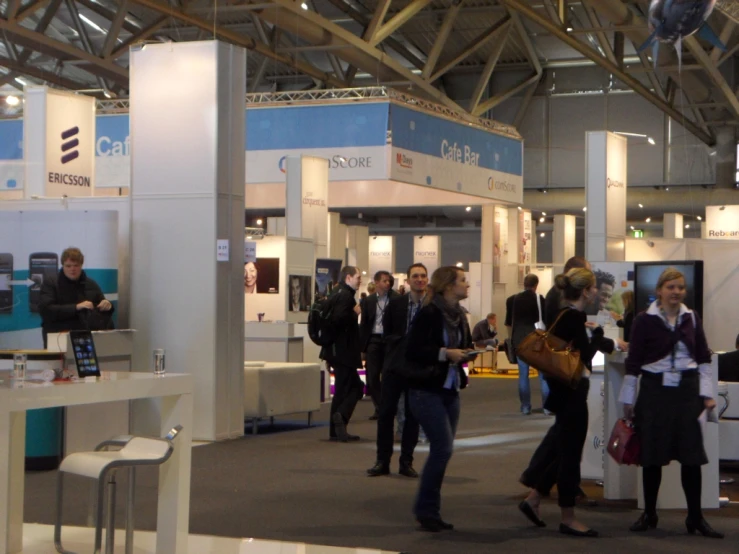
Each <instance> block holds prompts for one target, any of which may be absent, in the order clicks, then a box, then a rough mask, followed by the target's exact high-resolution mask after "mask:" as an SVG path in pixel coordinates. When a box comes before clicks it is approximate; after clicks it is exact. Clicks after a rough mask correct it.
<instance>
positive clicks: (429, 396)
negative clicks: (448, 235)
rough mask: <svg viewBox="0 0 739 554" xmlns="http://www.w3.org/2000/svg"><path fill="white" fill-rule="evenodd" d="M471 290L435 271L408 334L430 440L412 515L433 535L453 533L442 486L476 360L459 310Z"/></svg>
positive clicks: (452, 274) (414, 384)
mask: <svg viewBox="0 0 739 554" xmlns="http://www.w3.org/2000/svg"><path fill="white" fill-rule="evenodd" d="M469 288H470V285H469V283H468V282H467V279H466V278H465V274H464V271H462V270H461V269H459V268H457V267H452V266H447V267H440V268H439V269H437V270H436V271H434V274H433V275H432V276H431V283H430V285H429V293H428V294H427V295H426V300H425V306H424V307H423V308H421V311H420V312H418V315H417V317H416V318H415V320H414V322H413V325H412V327H411V330H410V333H409V334H408V345H407V350H406V359H407V360H408V362H409V365H410V366H411V367H413V368H414V372H415V373H416V375H414V376H413V377H411V378H409V381H410V388H409V391H408V403H409V406H410V409H411V412H412V413H413V415H414V416H415V418H416V419H417V420H418V422H419V423H420V425H421V427H422V428H423V430H424V432H425V433H426V437H428V440H429V457H428V459H427V460H426V465H425V466H424V468H423V473H422V475H421V479H420V482H419V487H418V495H417V497H416V502H415V506H414V508H413V512H414V514H415V516H416V519H417V520H418V523H420V524H421V528H422V529H424V530H426V531H431V532H439V531H441V530H443V529H453V528H454V526H453V525H452V524H451V523H446V522H445V521H443V520H442V519H441V513H440V512H441V484H442V481H443V480H444V473H445V471H446V466H447V464H448V463H449V460H450V458H451V457H452V449H453V443H454V435H455V433H456V432H457V423H458V422H459V409H460V407H459V390H460V389H463V388H465V387H466V386H467V375H466V374H465V372H464V370H463V369H462V363H463V362H465V361H467V360H470V359H472V357H470V355H469V354H468V350H469V349H470V348H471V347H472V337H471V334H470V328H469V324H468V323H467V317H466V315H465V313H464V311H463V310H462V308H461V306H460V305H459V301H460V300H462V299H464V298H467V291H468V289H469Z"/></svg>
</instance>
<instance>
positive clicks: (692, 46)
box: [683, 36, 739, 117]
mask: <svg viewBox="0 0 739 554" xmlns="http://www.w3.org/2000/svg"><path fill="white" fill-rule="evenodd" d="M683 43H684V44H685V46H687V48H688V50H690V52H691V53H692V54H693V56H694V57H695V59H696V61H697V62H698V63H699V64H700V65H702V66H703V69H704V70H705V71H706V73H707V74H708V77H709V79H711V82H712V83H713V84H714V85H715V86H716V87H717V88H718V89H719V90H720V91H721V94H723V95H724V97H725V98H726V100H728V102H729V111H730V112H731V113H732V115H733V116H734V117H739V99H737V97H736V94H734V91H733V90H732V89H731V87H730V86H729V83H727V82H726V79H724V76H723V75H721V71H719V69H718V68H717V67H716V65H715V64H714V63H713V62H712V61H711V57H710V56H709V55H708V54H706V51H705V50H703V47H702V46H701V45H700V43H699V42H698V39H696V38H695V37H692V36H691V37H687V38H686V39H684V40H683Z"/></svg>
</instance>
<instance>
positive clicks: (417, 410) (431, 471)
mask: <svg viewBox="0 0 739 554" xmlns="http://www.w3.org/2000/svg"><path fill="white" fill-rule="evenodd" d="M408 395H409V397H408V398H409V406H410V409H411V411H412V412H413V415H414V416H415V417H416V419H417V420H418V423H419V424H420V425H421V428H422V429H423V430H424V432H425V433H426V436H427V437H428V439H429V457H428V458H427V459H426V465H425V466H423V472H422V473H421V479H420V482H419V484H418V495H417V496H416V503H415V506H414V507H413V513H414V514H415V515H416V518H434V519H440V518H441V483H442V481H444V473H445V472H446V466H447V464H448V463H449V460H450V459H451V457H452V451H453V449H454V435H455V434H456V433H457V424H458V423H459V394H457V393H454V392H431V391H425V390H419V389H410V391H409V392H408Z"/></svg>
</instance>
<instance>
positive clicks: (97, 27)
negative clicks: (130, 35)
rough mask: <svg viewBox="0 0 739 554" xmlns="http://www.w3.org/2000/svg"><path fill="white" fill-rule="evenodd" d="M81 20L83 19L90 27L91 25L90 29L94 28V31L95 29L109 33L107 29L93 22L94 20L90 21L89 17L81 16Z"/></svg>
mask: <svg viewBox="0 0 739 554" xmlns="http://www.w3.org/2000/svg"><path fill="white" fill-rule="evenodd" d="M80 19H81V20H82V21H84V22H85V23H87V24H88V25H89V26H90V27H92V28H93V29H95V30H96V31H100V32H101V33H107V31H106V30H105V29H103V28H102V27H101V26H100V25H98V24H97V23H95V22H94V21H93V20H92V19H90V18H89V17H86V16H84V15H82V14H80Z"/></svg>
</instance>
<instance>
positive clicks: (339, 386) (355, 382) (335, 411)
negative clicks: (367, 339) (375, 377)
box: [320, 266, 364, 442]
mask: <svg viewBox="0 0 739 554" xmlns="http://www.w3.org/2000/svg"><path fill="white" fill-rule="evenodd" d="M361 283H362V273H361V272H360V271H359V269H358V268H356V267H354V266H346V267H343V268H342V269H341V276H340V282H339V285H338V286H337V287H336V288H335V289H334V291H333V292H332V294H331V304H332V309H331V326H332V327H333V329H334V332H335V336H336V338H335V340H334V342H332V343H331V344H329V345H328V346H324V347H323V348H321V355H320V357H321V359H322V360H326V362H327V363H328V365H329V366H331V368H332V369H333V372H334V389H335V390H334V398H333V400H332V401H331V421H330V424H329V438H330V439H331V440H339V441H341V442H349V441H356V440H359V437H358V436H356V435H350V434H349V433H348V432H347V430H346V426H347V425H348V423H349V420H350V419H351V417H352V414H353V413H354V408H355V407H356V405H357V402H359V400H360V399H361V398H362V396H363V395H364V383H362V380H361V379H360V378H359V373H357V369H358V368H359V367H361V365H362V355H361V344H360V341H359V325H358V323H357V316H359V312H360V309H359V306H358V305H357V301H356V300H355V299H354V297H355V296H356V294H357V289H358V288H359V285H360V284H361Z"/></svg>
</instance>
